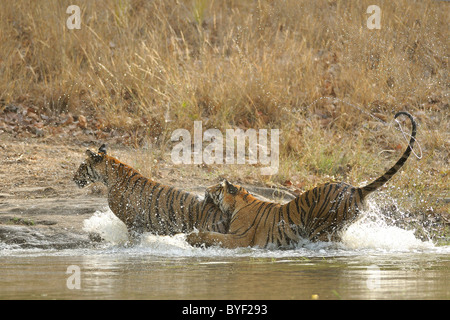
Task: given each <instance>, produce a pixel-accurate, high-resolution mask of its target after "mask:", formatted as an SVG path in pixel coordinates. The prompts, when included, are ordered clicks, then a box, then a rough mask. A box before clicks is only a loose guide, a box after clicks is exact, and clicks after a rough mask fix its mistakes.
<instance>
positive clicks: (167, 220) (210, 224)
mask: <svg viewBox="0 0 450 320" xmlns="http://www.w3.org/2000/svg"><path fill="white" fill-rule="evenodd" d="M86 155H87V159H86V160H85V161H84V162H83V163H81V165H80V166H79V168H78V170H77V171H76V173H75V175H74V177H73V180H74V182H75V183H76V184H77V185H78V187H80V188H84V187H85V186H87V185H89V184H90V183H94V182H97V181H98V182H102V183H103V184H104V185H105V186H106V187H107V195H108V205H109V208H110V209H111V211H112V212H113V213H114V214H115V215H116V216H117V217H118V218H119V219H120V220H121V221H122V222H123V223H125V225H126V227H127V230H128V232H129V234H131V235H138V234H141V233H143V232H150V233H153V234H156V235H173V234H176V233H188V232H190V231H192V230H194V229H198V230H208V231H214V232H218V233H224V232H227V231H228V225H229V221H230V219H229V217H227V214H226V213H224V212H223V211H221V210H220V209H219V208H218V207H217V206H216V205H214V203H212V202H210V201H209V202H208V201H204V200H201V199H200V198H199V197H198V196H197V195H195V194H192V193H189V192H187V191H184V190H181V189H177V188H174V187H170V186H165V185H163V184H161V183H159V182H156V181H153V180H151V179H148V178H146V177H144V176H143V175H141V174H140V173H139V172H138V171H137V170H135V169H133V168H132V167H130V166H128V165H126V164H124V163H122V162H120V161H119V160H117V159H116V158H113V157H111V156H109V155H108V154H107V152H106V146H105V145H104V144H103V145H102V146H101V147H100V148H99V150H98V153H95V152H92V151H91V150H89V149H88V150H86Z"/></svg>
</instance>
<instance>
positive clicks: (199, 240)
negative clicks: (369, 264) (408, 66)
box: [188, 112, 416, 248]
mask: <svg viewBox="0 0 450 320" xmlns="http://www.w3.org/2000/svg"><path fill="white" fill-rule="evenodd" d="M402 114H403V115H406V116H408V117H409V118H410V120H411V123H412V133H411V139H410V141H409V145H408V147H407V149H406V151H405V152H404V153H403V155H402V157H401V158H400V159H399V160H398V161H397V162H396V163H395V165H394V166H393V167H392V168H391V169H389V170H388V171H387V172H386V173H385V174H384V175H382V176H381V177H380V178H378V179H376V180H375V181H374V182H372V183H370V184H368V185H367V186H364V187H360V188H357V187H353V186H351V185H349V184H346V183H343V182H340V183H327V184H324V185H322V186H318V187H316V188H314V189H311V190H308V191H306V192H304V193H303V194H301V195H300V196H299V197H297V198H295V199H294V200H292V201H290V202H288V203H286V204H283V205H280V204H276V203H272V202H266V201H261V200H258V199H256V198H255V197H253V196H252V195H251V194H250V193H249V192H248V191H246V190H245V189H244V188H242V187H240V186H237V185H233V184H231V183H229V182H228V181H226V180H225V181H224V182H222V183H220V184H218V185H215V186H212V187H210V188H208V189H207V191H206V198H207V199H211V200H212V201H213V202H214V203H215V204H217V205H218V206H219V207H220V209H221V210H222V211H223V212H225V213H227V214H228V215H231V222H230V227H229V231H228V234H216V233H214V232H199V233H197V234H190V235H188V242H189V243H191V244H192V245H198V244H206V245H218V244H220V245H222V246H224V247H229V248H235V247H246V246H257V247H263V248H265V247H272V248H274V247H275V248H278V247H290V246H292V245H294V244H296V243H298V242H299V241H300V240H301V239H309V240H312V241H317V240H322V241H329V240H336V239H338V238H339V236H340V231H342V230H343V228H345V226H347V225H348V224H349V223H350V222H352V221H353V220H354V219H355V218H356V217H357V216H358V214H359V213H360V211H361V209H362V208H363V206H364V200H365V198H366V197H367V195H369V194H370V193H371V192H373V191H375V190H377V189H378V188H380V187H381V186H382V185H384V184H385V183H386V182H387V181H388V180H389V179H390V178H391V177H392V176H393V175H394V174H395V173H396V172H398V170H400V168H401V167H402V166H403V165H404V163H405V162H406V160H407V159H408V157H409V155H410V154H411V151H412V146H413V145H414V141H415V136H416V123H415V121H414V119H413V117H412V116H411V115H410V114H409V113H406V112H399V113H397V114H396V115H395V118H397V117H398V116H399V115H402Z"/></svg>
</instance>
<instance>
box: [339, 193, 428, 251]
mask: <svg viewBox="0 0 450 320" xmlns="http://www.w3.org/2000/svg"><path fill="white" fill-rule="evenodd" d="M342 243H343V244H344V245H345V246H346V247H347V248H349V249H376V250H385V251H411V250H426V249H433V248H434V244H433V243H432V242H431V241H422V240H420V239H417V238H416V237H415V235H414V230H404V229H402V228H399V227H396V226H393V225H390V224H389V223H388V222H387V221H386V218H385V217H384V215H383V214H382V213H381V210H380V207H379V206H378V205H377V204H376V203H375V202H374V201H368V203H367V210H366V211H365V212H364V213H363V214H362V216H361V218H360V219H358V220H357V221H356V222H354V223H353V224H352V225H350V226H349V227H348V228H347V229H346V230H345V232H344V233H343V235H342Z"/></svg>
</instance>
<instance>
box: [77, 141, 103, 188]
mask: <svg viewBox="0 0 450 320" xmlns="http://www.w3.org/2000/svg"><path fill="white" fill-rule="evenodd" d="M86 155H87V156H88V157H87V159H86V160H85V161H83V162H82V163H81V165H80V167H79V168H78V170H77V172H76V173H75V175H74V176H73V181H75V183H76V184H77V186H78V187H80V188H84V187H85V186H87V185H89V184H90V183H92V182H97V181H102V182H104V180H105V175H104V171H105V161H103V160H104V158H105V155H106V150H105V145H102V146H101V147H100V149H99V152H98V153H95V152H92V151H91V150H86Z"/></svg>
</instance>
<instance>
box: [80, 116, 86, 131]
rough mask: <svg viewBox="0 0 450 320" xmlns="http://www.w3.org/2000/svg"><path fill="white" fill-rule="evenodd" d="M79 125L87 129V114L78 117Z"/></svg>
mask: <svg viewBox="0 0 450 320" xmlns="http://www.w3.org/2000/svg"><path fill="white" fill-rule="evenodd" d="M78 126H79V127H80V128H81V129H86V128H87V120H86V117H85V116H83V115H80V116H79V117H78Z"/></svg>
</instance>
